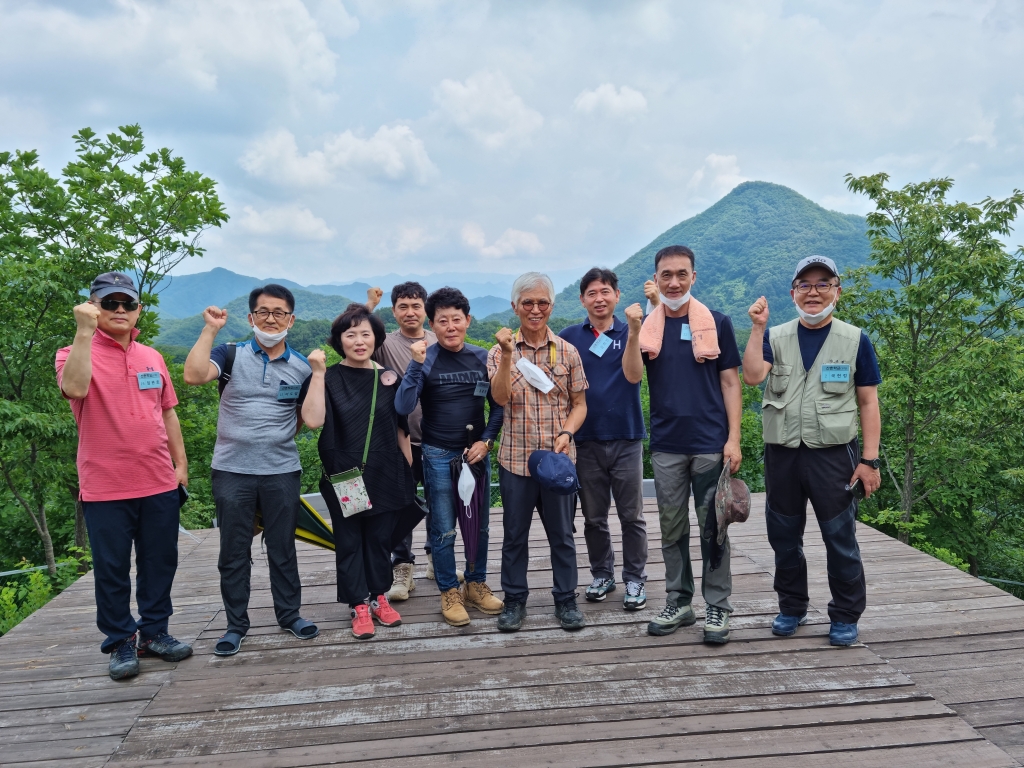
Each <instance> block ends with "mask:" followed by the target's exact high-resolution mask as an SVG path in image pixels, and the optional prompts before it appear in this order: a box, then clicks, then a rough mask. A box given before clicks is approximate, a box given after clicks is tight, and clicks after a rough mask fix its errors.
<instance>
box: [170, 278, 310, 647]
mask: <svg viewBox="0 0 1024 768" xmlns="http://www.w3.org/2000/svg"><path fill="white" fill-rule="evenodd" d="M294 313H295V297H294V296H293V295H292V292H291V291H289V290H288V289H287V288H285V287H284V286H282V285H276V284H274V283H270V284H268V285H264V286H262V287H259V288H254V289H253V291H252V293H250V294H249V324H250V325H251V326H252V328H253V332H254V334H255V338H253V339H252V340H251V341H248V342H244V343H241V344H237V345H235V344H230V345H229V344H221V345H220V346H218V347H217V348H215V349H211V348H212V347H213V342H214V339H215V338H216V337H217V332H218V331H220V329H221V328H223V327H224V324H225V323H226V322H227V319H228V313H227V310H223V309H219V308H218V307H207V308H206V309H205V310H204V311H203V319H204V320H205V321H206V327H205V328H203V331H202V333H201V334H200V336H199V340H198V341H197V342H196V344H195V346H194V347H192V350H191V351H190V352H189V353H188V358H187V359H186V360H185V371H184V374H185V383H186V384H192V385H200V384H206V383H208V382H211V381H213V380H214V379H221V381H222V382H224V381H225V380H226V384H225V385H224V387H223V390H222V392H221V399H220V411H219V414H218V418H217V443H216V445H215V446H214V449H213V461H212V462H211V466H212V468H213V477H212V481H213V498H214V501H215V503H216V505H217V520H218V523H219V526H220V557H219V559H218V561H217V568H218V569H219V570H220V591H221V597H222V598H223V600H224V612H225V613H226V614H227V624H228V627H227V629H228V631H227V633H226V634H225V635H224V636H223V637H222V638H221V639H220V640H219V641H218V642H217V644H216V646H214V651H213V652H214V653H215V654H217V655H218V656H230V655H232V654H235V653H237V652H238V649H239V647H240V646H241V644H242V639H243V638H244V637H245V635H246V633H247V632H248V631H249V614H248V607H249V577H250V573H251V570H252V560H251V558H250V550H251V548H252V538H253V537H252V531H253V520H254V518H255V515H256V511H257V510H259V511H260V512H261V514H262V516H263V530H264V537H265V541H266V546H267V559H268V561H269V563H270V592H271V594H272V595H273V598H274V614H275V616H276V618H277V623H278V624H279V625H280V626H281V628H282V629H286V630H288V631H289V632H291V633H292V634H294V635H295V636H296V637H299V638H303V639H308V638H313V637H316V635H317V634H318V631H319V630H318V629H317V627H316V625H315V624H313V623H311V622H309V621H306V620H305V619H303V618H301V617H300V616H299V607H300V605H301V603H302V585H301V582H300V581H299V564H298V560H297V558H296V556H295V523H296V519H297V517H298V513H299V492H300V490H301V488H300V484H299V477H300V475H301V474H302V464H301V462H300V461H299V452H298V449H297V448H296V447H295V435H296V434H297V433H298V431H299V429H300V428H301V427H302V416H301V411H300V409H299V407H298V405H297V403H298V397H299V388H300V387H301V385H302V382H303V381H305V379H306V377H307V376H309V374H310V370H311V369H310V367H309V362H308V361H307V360H306V358H305V357H303V356H302V355H300V354H299V353H298V352H296V351H295V350H294V349H292V348H291V347H290V346H288V343H287V342H286V341H285V337H286V336H287V335H288V329H289V328H291V327H292V324H293V323H294V322H295V314H294ZM229 370H230V373H228V371H229Z"/></svg>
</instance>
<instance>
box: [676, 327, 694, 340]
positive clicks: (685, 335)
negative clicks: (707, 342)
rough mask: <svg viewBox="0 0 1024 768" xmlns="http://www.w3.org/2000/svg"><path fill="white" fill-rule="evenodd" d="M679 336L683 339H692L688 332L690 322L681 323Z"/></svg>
mask: <svg viewBox="0 0 1024 768" xmlns="http://www.w3.org/2000/svg"><path fill="white" fill-rule="evenodd" d="M679 338H680V339H682V340H683V341H693V334H692V333H690V324H689V323H683V328H682V330H681V331H680V332H679Z"/></svg>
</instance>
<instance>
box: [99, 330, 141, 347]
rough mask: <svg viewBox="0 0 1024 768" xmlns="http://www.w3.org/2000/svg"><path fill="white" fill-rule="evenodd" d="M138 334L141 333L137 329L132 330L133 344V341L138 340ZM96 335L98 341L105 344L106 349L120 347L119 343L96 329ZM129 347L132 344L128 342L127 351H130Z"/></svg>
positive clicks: (104, 332)
mask: <svg viewBox="0 0 1024 768" xmlns="http://www.w3.org/2000/svg"><path fill="white" fill-rule="evenodd" d="M139 333H141V331H139V329H138V328H132V342H134V341H135V339H136V338H138V335H139ZM96 335H97V336H98V337H99V339H100V341H101V342H103V343H104V344H106V345H107V346H108V347H121V342H119V341H118V340H117V339H115V338H114V337H113V336H111V335H110V334H109V333H107V332H106V331H103V330H101V329H99V328H97V329H96ZM131 346H132V344H131V342H129V344H128V349H131ZM121 349H124V347H121Z"/></svg>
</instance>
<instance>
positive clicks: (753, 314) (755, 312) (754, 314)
mask: <svg viewBox="0 0 1024 768" xmlns="http://www.w3.org/2000/svg"><path fill="white" fill-rule="evenodd" d="M747 314H748V315H750V321H751V322H752V323H753V324H754V325H768V299H766V298H765V297H764V296H762V297H761V298H760V299H758V300H757V301H755V302H754V303H753V304H751V305H750V309H748V310H747Z"/></svg>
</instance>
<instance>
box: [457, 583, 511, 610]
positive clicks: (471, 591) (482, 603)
mask: <svg viewBox="0 0 1024 768" xmlns="http://www.w3.org/2000/svg"><path fill="white" fill-rule="evenodd" d="M462 599H463V602H465V603H466V605H471V606H473V607H474V608H476V609H477V610H478V611H480V612H481V613H486V614H487V615H488V616H497V615H498V614H499V613H501V608H502V606H503V605H504V603H503V602H501V600H499V599H498V598H496V597H495V596H494V593H493V592H491V588H490V587H488V586H487V584H486V583H485V582H483V581H467V582H466V584H465V585H464V586H463V588H462Z"/></svg>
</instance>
